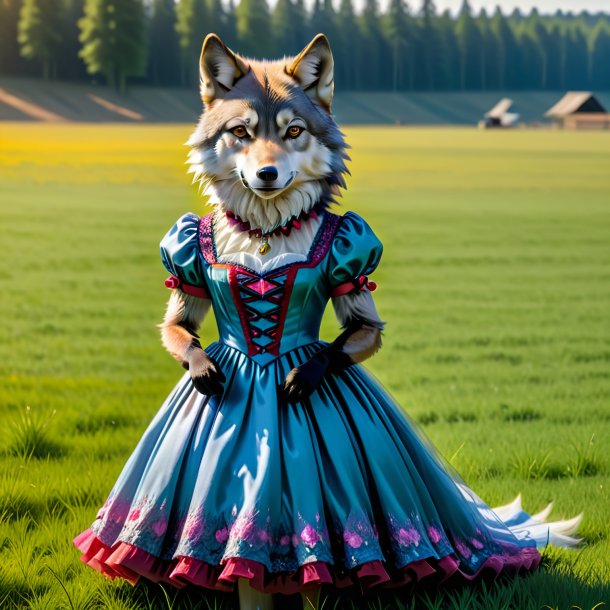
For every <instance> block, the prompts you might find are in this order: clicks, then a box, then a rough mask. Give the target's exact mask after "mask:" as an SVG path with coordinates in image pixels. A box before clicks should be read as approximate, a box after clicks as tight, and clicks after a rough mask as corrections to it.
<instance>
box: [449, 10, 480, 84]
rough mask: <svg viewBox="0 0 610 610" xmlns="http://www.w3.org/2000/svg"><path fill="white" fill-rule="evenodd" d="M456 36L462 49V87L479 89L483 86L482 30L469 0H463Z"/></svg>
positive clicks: (460, 49) (456, 26) (459, 47)
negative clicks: (475, 18)
mask: <svg viewBox="0 0 610 610" xmlns="http://www.w3.org/2000/svg"><path fill="white" fill-rule="evenodd" d="M455 37H456V39H457V44H458V49H459V51H460V89H462V90H465V89H478V88H480V87H481V68H480V65H481V32H480V31H479V28H478V27H477V24H476V23H475V21H474V18H473V17H472V10H471V8H470V4H469V2H468V0H464V1H463V4H462V8H461V10H460V15H459V17H458V20H457V22H456V24H455Z"/></svg>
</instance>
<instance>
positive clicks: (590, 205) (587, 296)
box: [0, 124, 610, 610]
mask: <svg viewBox="0 0 610 610" xmlns="http://www.w3.org/2000/svg"><path fill="white" fill-rule="evenodd" d="M189 129H190V127H189V126H172V127H168V126H157V127H150V126H130V127H127V126H103V127H100V126H83V125H79V126H77V125H53V126H52V125H35V124H20V125H18V124H2V125H0V227H1V230H2V240H1V249H0V261H1V264H0V286H1V288H2V293H1V294H2V296H1V299H0V319H1V320H2V324H1V326H0V423H1V426H0V435H1V436H0V439H1V445H0V449H1V451H0V549H1V561H0V608H2V609H5V608H7V609H8V608H34V609H40V610H42V609H49V610H56V609H60V608H72V609H73V610H75V609H84V608H108V609H112V610H119V609H125V610H127V609H140V608H175V609H177V608H201V609H204V608H206V609H207V608H214V607H217V608H221V607H222V608H225V609H227V610H229V608H233V607H236V606H234V599H233V598H231V597H229V596H216V597H212V596H207V595H203V594H202V593H201V592H200V591H193V590H190V591H189V590H187V591H183V592H181V593H179V594H176V593H175V592H174V591H171V590H167V589H166V590H165V591H164V590H161V589H160V588H159V587H156V586H146V585H138V587H136V588H132V587H131V586H130V585H128V584H126V583H124V582H110V581H107V580H106V579H103V578H102V577H101V576H99V575H98V574H97V573H95V572H93V571H92V570H90V569H89V568H87V567H85V566H83V565H82V564H81V563H80V561H79V559H78V552H77V551H76V550H75V549H74V548H73V547H72V546H71V542H70V541H71V539H72V538H73V537H74V536H75V535H76V534H78V533H80V532H81V531H82V530H83V529H85V528H86V527H88V526H89V525H90V523H91V522H92V521H93V519H94V517H95V513H96V511H97V508H98V507H99V506H100V505H101V504H102V503H103V501H104V499H105V497H106V494H107V493H108V492H109V490H110V488H111V486H112V484H113V483H114V481H115V479H116V477H117V476H118V474H119V472H120V470H121V468H122V466H123V464H124V462H125V460H126V458H127V457H128V455H129V453H130V451H131V450H132V449H133V448H134V447H135V444H136V442H137V441H138V439H139V437H140V435H141V434H142V432H143V431H144V429H145V428H146V426H147V424H148V422H149V421H150V419H151V418H152V416H153V415H154V413H155V412H156V410H157V409H158V408H159V406H160V405H161V403H162V401H163V399H164V398H165V397H166V395H167V394H168V393H169V391H170V390H171V388H172V387H173V385H174V383H175V382H176V381H177V380H178V378H179V377H180V375H181V374H182V372H181V371H182V370H181V369H180V368H179V367H178V365H177V364H176V363H175V362H174V361H173V360H172V359H171V358H170V357H169V356H168V355H167V354H166V353H164V351H163V349H162V348H161V346H160V343H159V337H158V330H157V329H156V327H155V325H156V324H157V323H158V322H159V321H160V319H161V316H162V313H163V309H164V303H165V301H166V299H167V297H168V293H167V290H166V289H165V288H164V287H163V282H162V281H163V279H164V278H165V277H166V275H167V274H166V273H165V271H164V269H163V268H162V265H161V262H160V260H159V255H158V242H159V239H160V237H161V236H162V235H163V234H164V233H165V231H166V230H167V229H168V227H169V226H170V225H171V224H172V223H173V221H174V220H175V219H176V218H177V217H178V215H180V214H182V213H183V212H185V211H188V210H191V211H195V212H198V213H203V211H204V209H205V208H204V207H203V205H202V202H201V201H200V200H199V199H198V196H197V194H196V192H195V190H194V189H193V188H191V187H190V186H189V181H188V180H187V178H186V176H185V174H184V166H183V162H184V158H185V153H186V149H185V148H184V147H183V146H182V143H183V142H184V141H185V140H186V139H187V137H188V135H189ZM347 136H348V140H349V142H350V144H351V145H352V147H353V150H352V157H353V161H352V163H351V165H350V168H351V171H352V174H353V178H352V179H351V180H350V181H349V190H348V192H347V193H346V196H345V198H344V203H343V207H344V208H345V209H346V210H347V209H353V210H356V211H358V212H359V213H362V214H363V215H365V216H366V218H367V219H368V220H369V222H370V224H371V225H372V226H373V228H374V229H375V230H376V232H377V233H378V234H379V235H380V236H381V238H382V240H383V242H384V245H385V251H384V257H383V260H382V263H381V266H380V268H379V270H378V271H377V272H376V273H375V278H374V279H375V280H376V281H377V282H378V283H379V285H380V287H379V290H378V291H377V292H376V300H377V303H378V308H379V311H380V313H381V316H382V318H384V319H385V320H386V321H387V332H386V336H385V344H384V348H383V349H382V350H381V352H380V353H379V354H378V355H377V356H376V357H375V358H374V359H372V360H371V361H369V364H368V367H369V368H370V370H371V371H373V373H374V374H375V375H376V376H377V377H378V378H379V379H380V380H381V381H382V382H383V383H384V384H385V385H386V386H387V387H388V388H389V389H390V391H391V392H392V393H393V394H394V395H395V397H396V398H397V399H398V400H399V401H400V403H401V404H402V405H404V408H405V410H406V411H407V412H408V413H409V414H410V415H411V416H412V417H413V418H415V419H416V420H417V421H419V422H420V424H421V425H422V426H423V429H424V430H425V432H426V433H427V434H428V436H429V437H430V438H431V440H432V441H433V442H434V443H435V444H436V446H437V447H438V448H439V449H440V451H441V452H442V453H443V454H444V455H445V456H446V457H447V458H448V459H450V460H451V461H452V463H453V464H454V466H455V467H456V468H457V469H458V471H459V472H460V473H461V474H462V475H463V476H464V478H465V479H466V480H467V482H468V483H469V484H470V485H471V486H472V487H473V488H474V489H475V490H476V491H477V492H478V494H479V495H480V496H482V497H483V499H485V500H486V501H487V502H489V503H491V504H493V505H495V504H500V503H505V502H507V501H510V500H511V499H512V498H513V497H514V496H515V495H516V494H517V493H519V492H521V493H522V494H523V499H524V506H525V508H526V509H527V510H530V511H536V510H539V509H541V508H542V507H543V506H544V505H545V504H546V503H547V502H549V501H551V500H554V501H555V509H554V511H553V516H554V517H569V516H573V515H575V514H577V513H578V512H580V511H583V510H584V512H585V518H584V521H583V525H582V535H583V537H584V538H585V544H584V545H583V548H582V549H581V550H578V551H562V550H556V549H551V550H546V551H545V552H544V565H543V568H542V569H541V571H539V572H538V573H537V574H535V575H533V576H531V577H528V578H525V579H518V580H512V581H511V580H509V581H503V582H498V583H495V584H487V585H486V586H484V587H477V588H468V589H462V590H460V589H457V590H453V591H450V592H448V593H445V594H443V595H434V594H431V593H429V594H427V596H426V595H425V594H423V593H422V594H420V595H418V596H416V597H406V596H405V595H403V596H384V597H382V598H379V599H377V598H372V599H368V600H366V601H367V603H368V604H369V607H370V608H371V609H372V608H375V609H377V610H381V609H383V608H387V609H397V610H400V609H407V608H432V609H434V608H436V609H440V608H468V609H479V608H480V609H486V610H489V609H500V608H502V609H506V610H508V609H510V608H516V609H519V610H527V609H530V608H531V609H535V608H547V607H548V608H552V609H562V610H563V609H568V608H571V607H572V606H577V607H580V608H593V607H594V606H596V604H602V603H603V602H608V600H609V599H610V584H609V583H610V543H609V534H610V523H609V516H610V493H609V489H610V480H609V477H608V474H609V472H610V313H609V312H610V137H609V136H608V135H607V134H603V133H561V132H526V131H518V132H502V133H499V132H495V133H492V132H479V131H474V130H457V129H456V130H449V129H426V130H423V129H422V130H415V129H413V130H409V129H401V128H391V127H388V128H352V129H349V130H347ZM214 328H215V327H214V324H213V323H212V322H211V321H209V322H208V323H207V325H206V327H205V332H204V338H205V339H206V340H213V339H214V338H215V335H214ZM323 330H324V333H323V336H324V337H325V338H331V337H333V336H334V335H333V333H334V334H336V323H335V322H334V320H333V319H332V316H330V315H329V316H327V317H326V318H325V324H324V329H323ZM288 606H289V602H286V603H285V604H282V605H281V606H280V610H283V608H287V607H288ZM355 607H366V606H365V605H363V604H362V603H361V602H360V601H359V600H351V599H347V598H346V599H343V600H341V599H340V600H337V599H336V598H334V597H331V598H329V600H328V602H327V605H326V606H325V608H326V609H331V608H350V609H351V608H355ZM598 607H601V606H598Z"/></svg>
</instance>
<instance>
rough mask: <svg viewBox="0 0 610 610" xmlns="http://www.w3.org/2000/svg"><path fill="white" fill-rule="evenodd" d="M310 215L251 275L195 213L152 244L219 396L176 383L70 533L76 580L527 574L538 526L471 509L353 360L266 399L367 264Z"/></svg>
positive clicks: (281, 586) (221, 581)
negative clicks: (293, 396) (306, 394)
mask: <svg viewBox="0 0 610 610" xmlns="http://www.w3.org/2000/svg"><path fill="white" fill-rule="evenodd" d="M323 214H324V217H323V221H322V222H321V224H320V226H319V229H318V231H317V233H316V235H315V238H314V240H313V243H312V246H311V249H310V251H309V254H308V256H307V259H306V260H304V261H301V262H295V263H289V264H286V265H284V266H282V267H279V268H276V269H274V270H270V271H268V272H265V273H262V274H258V273H256V272H254V271H253V270H252V269H248V268H247V267H245V266H242V265H238V264H234V263H231V264H226V263H221V262H219V261H218V260H217V258H218V257H217V253H216V247H215V243H214V232H213V221H212V215H207V216H204V217H202V218H198V217H197V216H196V215H194V214H187V215H185V216H183V217H182V218H181V219H180V220H179V221H178V222H177V223H176V225H175V226H174V227H173V228H172V229H171V230H170V231H169V232H168V234H167V235H166V236H165V237H164V238H163V240H162V242H161V254H162V260H163V263H164V265H165V267H166V268H167V269H168V270H169V271H170V273H172V274H173V275H174V276H177V277H178V278H179V279H180V281H182V282H184V283H187V284H190V285H192V286H198V287H200V288H204V289H205V291H206V292H207V294H208V295H209V297H210V298H211V300H212V306H213V309H214V313H215V317H216V321H217V324H218V334H219V340H218V341H217V342H214V343H212V344H211V345H209V346H207V347H206V348H205V349H206V351H207V352H208V354H209V355H210V356H211V357H212V358H213V359H214V360H215V361H216V362H217V363H218V365H219V367H220V369H221V370H222V371H223V373H224V375H225V376H226V382H225V384H224V385H225V391H224V393H223V394H222V395H221V396H220V395H218V396H213V397H211V398H209V397H207V396H204V395H202V394H200V393H199V392H198V391H197V390H196V389H195V388H194V386H193V384H192V381H191V379H190V376H189V374H188V372H187V373H185V374H184V376H183V377H182V378H181V380H180V381H179V382H178V384H177V385H176V386H175V388H174V389H173V390H172V392H171V393H170V395H169V396H168V397H167V399H166V400H165V402H164V403H163V405H162V407H161V408H160V410H159V411H158V412H157V414H156V416H155V417H154V419H153V420H152V422H151V423H150V425H149V427H148V428H147V430H146V432H145V433H144V435H143V437H142V439H141V440H140V442H139V444H138V445H137V447H136V448H135V450H134V452H133V453H132V455H131V456H130V458H129V460H128V461H127V463H126V464H125V466H124V469H123V471H122V473H121V474H120V476H119V478H118V480H117V482H116V483H115V485H114V487H113V489H112V490H111V492H110V495H109V497H108V499H107V500H106V502H105V504H104V505H103V507H102V508H101V509H100V510H99V512H98V514H97V517H96V520H95V522H94V523H93V525H92V526H91V527H90V528H89V529H87V530H85V531H84V532H82V533H81V534H80V535H78V536H77V537H76V538H75V539H74V544H75V545H76V546H77V547H78V548H79V549H80V550H81V552H82V553H83V555H82V557H81V559H82V560H83V561H84V562H86V563H87V564H88V565H89V566H91V567H92V568H94V569H96V570H98V571H100V572H102V573H103V574H105V575H107V576H110V577H115V576H120V577H122V578H125V579H127V580H129V581H130V582H132V583H135V582H136V581H137V580H138V578H140V577H141V576H143V577H146V578H148V579H151V580H153V581H160V582H167V583H171V584H172V585H174V586H178V587H180V586H183V585H185V584H189V583H190V584H195V585H201V586H204V587H209V588H214V589H221V590H231V589H232V588H233V586H234V584H235V582H236V580H237V578H239V577H243V578H248V579H249V580H250V584H251V585H252V586H253V587H255V588H257V589H259V590H262V591H266V592H280V593H294V592H297V591H300V590H303V589H305V588H307V587H309V586H313V585H316V584H319V583H331V584H332V585H334V586H337V587H343V586H350V585H360V586H361V587H362V588H363V589H368V588H369V587H373V586H388V587H389V586H398V585H403V584H406V583H409V582H414V581H419V580H426V581H427V582H430V583H439V582H441V581H445V580H447V579H449V578H451V579H452V580H455V579H469V580H472V579H473V578H475V577H477V576H479V575H481V574H483V573H492V574H499V573H500V572H509V573H515V572H517V571H522V572H524V571H528V570H533V569H535V568H536V567H537V566H538V564H539V561H540V554H539V552H538V550H537V548H536V544H537V543H538V544H539V545H540V544H541V541H543V539H544V537H545V530H544V529H542V530H541V529H540V528H539V526H538V525H537V524H536V522H535V521H533V520H532V518H531V517H530V516H529V515H528V514H527V513H524V512H523V511H520V510H519V509H516V510H513V511H511V510H510V509H507V508H505V509H503V511H500V512H494V511H492V510H491V509H490V508H489V507H488V506H487V505H486V504H484V503H483V502H482V501H481V500H480V498H478V497H477V496H476V495H475V494H474V492H473V491H472V490H470V489H469V488H468V487H467V485H466V484H465V483H464V482H463V481H462V480H461V479H460V478H459V476H458V475H457V474H456V473H455V472H453V471H452V469H451V468H450V466H448V465H447V464H446V463H445V462H444V461H443V459H442V458H441V457H440V456H439V455H438V454H437V453H436V452H435V450H434V449H433V447H431V446H430V444H429V442H428V441H427V440H426V439H425V438H424V436H423V435H422V434H421V433H420V432H419V431H418V430H417V427H416V425H415V424H414V423H413V422H412V421H411V420H410V419H409V418H408V417H407V416H405V414H404V413H403V412H402V410H401V409H400V407H398V406H397V405H396V403H395V402H394V401H393V400H392V398H391V397H390V396H389V395H388V394H387V393H386V392H385V390H384V389H383V388H382V387H381V386H380V384H379V383H378V382H377V381H376V380H375V379H374V378H373V377H372V376H371V375H370V374H369V373H368V372H367V371H366V370H365V369H364V368H363V367H362V366H361V365H353V366H351V367H349V368H347V369H346V370H344V371H343V372H341V373H338V374H327V375H326V376H325V378H324V379H323V381H322V383H321V385H320V387H319V388H318V389H317V390H316V391H315V392H314V393H313V394H312V395H311V397H310V398H309V399H306V400H305V401H304V402H302V403H298V404H296V405H291V404H285V403H283V402H282V401H281V400H280V398H278V397H279V394H278V386H279V385H280V384H281V383H282V382H283V380H284V379H285V377H286V375H287V374H288V373H289V371H290V370H291V369H292V368H293V367H295V366H298V365H299V364H300V363H303V362H304V361H306V360H307V359H308V358H309V357H311V355H312V354H314V353H315V352H316V351H317V350H318V349H320V348H321V347H323V346H325V345H327V343H325V342H323V341H320V340H319V337H318V332H319V328H320V322H321V319H322V314H323V312H324V309H325V307H326V305H327V303H328V301H329V298H330V294H331V291H333V289H335V288H336V287H338V286H345V285H346V283H348V282H353V281H354V280H357V278H359V277H361V276H363V275H365V276H366V275H368V274H370V273H371V272H373V271H374V269H375V268H376V267H377V265H378V263H379V260H380V257H381V253H382V245H381V243H380V241H379V240H378V239H377V237H376V236H375V234H374V233H373V231H372V230H371V228H370V227H369V226H368V224H367V223H366V222H365V221H364V220H363V219H362V218H361V217H360V216H358V215H357V214H355V213H353V212H347V213H346V214H345V215H343V216H339V215H335V214H331V213H330V212H329V211H325V212H324V213H323ZM357 284H358V282H357V281H356V282H355V285H357ZM537 528H538V529H537Z"/></svg>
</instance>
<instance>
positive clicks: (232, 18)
mask: <svg viewBox="0 0 610 610" xmlns="http://www.w3.org/2000/svg"><path fill="white" fill-rule="evenodd" d="M225 32H226V33H225V37H226V38H225V39H224V40H225V43H226V44H228V45H229V46H230V47H231V48H235V49H236V48H237V44H238V39H237V16H236V15H235V0H229V3H228V5H227V8H226V13H225Z"/></svg>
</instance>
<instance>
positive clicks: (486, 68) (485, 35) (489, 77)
mask: <svg viewBox="0 0 610 610" xmlns="http://www.w3.org/2000/svg"><path fill="white" fill-rule="evenodd" d="M476 24H477V26H478V28H479V32H480V37H481V46H480V53H479V69H480V73H481V76H480V82H481V89H483V91H485V90H487V89H497V88H498V85H497V75H496V73H495V70H494V67H495V66H494V62H495V57H496V56H497V53H498V47H497V43H496V37H495V36H494V34H493V32H492V31H491V20H490V19H489V17H488V16H487V12H486V11H485V9H481V12H480V13H479V16H478V17H477V19H476Z"/></svg>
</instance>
